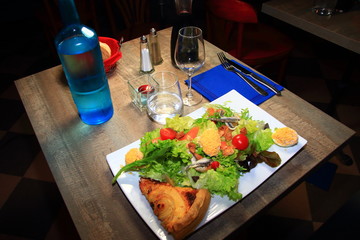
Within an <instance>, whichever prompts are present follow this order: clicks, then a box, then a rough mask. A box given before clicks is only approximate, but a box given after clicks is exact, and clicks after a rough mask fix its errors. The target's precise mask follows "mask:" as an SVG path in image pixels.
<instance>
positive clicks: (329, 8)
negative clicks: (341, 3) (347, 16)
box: [312, 0, 337, 16]
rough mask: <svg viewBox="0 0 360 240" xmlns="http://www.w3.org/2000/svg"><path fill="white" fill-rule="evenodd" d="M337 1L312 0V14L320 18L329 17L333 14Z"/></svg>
mask: <svg viewBox="0 0 360 240" xmlns="http://www.w3.org/2000/svg"><path fill="white" fill-rule="evenodd" d="M336 4H337V0H314V6H313V8H312V10H313V12H315V13H316V14H318V15H320V16H330V15H333V14H334V13H335V9H336Z"/></svg>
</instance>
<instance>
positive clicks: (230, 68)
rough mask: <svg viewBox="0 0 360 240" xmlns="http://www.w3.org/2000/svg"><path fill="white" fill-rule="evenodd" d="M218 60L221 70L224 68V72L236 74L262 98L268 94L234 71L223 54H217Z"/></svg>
mask: <svg viewBox="0 0 360 240" xmlns="http://www.w3.org/2000/svg"><path fill="white" fill-rule="evenodd" d="M217 55H218V58H219V60H220V62H221V65H222V66H223V68H225V69H226V70H228V71H230V72H233V73H235V74H237V75H238V76H239V77H240V78H242V79H243V80H244V81H245V82H246V83H247V84H249V85H250V86H251V87H252V88H253V89H255V90H256V91H257V92H258V93H259V94H261V95H263V96H267V95H268V93H267V92H266V91H265V90H264V89H262V88H261V87H259V86H258V85H256V84H255V83H254V82H253V81H252V80H250V79H248V78H246V77H245V76H243V75H242V74H241V73H240V72H238V71H236V69H235V68H234V67H233V66H232V65H230V64H229V63H228V61H226V59H225V54H224V53H223V52H219V53H217Z"/></svg>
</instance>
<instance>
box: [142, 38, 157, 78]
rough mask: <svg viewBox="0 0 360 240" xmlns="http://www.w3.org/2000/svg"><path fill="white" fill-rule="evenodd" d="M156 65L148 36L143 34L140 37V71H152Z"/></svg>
mask: <svg viewBox="0 0 360 240" xmlns="http://www.w3.org/2000/svg"><path fill="white" fill-rule="evenodd" d="M153 71H154V67H153V65H152V62H151V58H150V50H149V44H148V41H147V38H146V37H145V36H144V35H143V36H142V37H140V72H142V73H151V72H153Z"/></svg>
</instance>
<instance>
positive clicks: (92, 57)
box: [55, 0, 114, 125]
mask: <svg viewBox="0 0 360 240" xmlns="http://www.w3.org/2000/svg"><path fill="white" fill-rule="evenodd" d="M59 8H60V13H61V18H62V20H63V23H64V25H65V27H64V28H63V29H62V30H61V31H60V32H59V33H58V35H57V36H56V38H55V46H56V49H57V52H58V55H59V58H60V61H61V64H62V66H63V69H64V73H65V76H66V79H67V81H68V84H69V87H70V91H71V95H72V97H73V99H74V102H75V105H76V107H77V109H78V113H79V116H80V118H81V120H82V121H83V122H84V123H86V124H90V125H96V124H101V123H104V122H106V121H108V120H109V119H110V118H111V117H112V115H113V113H114V110H113V105H112V101H111V95H110V89H109V85H108V80H107V77H106V74H105V70H104V63H103V60H102V57H101V50H100V46H99V40H98V36H97V34H96V32H95V31H94V30H92V29H91V28H89V27H87V26H85V25H82V24H81V23H80V20H79V16H78V13H77V10H76V6H75V4H74V1H73V0H59Z"/></svg>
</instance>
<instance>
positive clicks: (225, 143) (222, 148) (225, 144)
mask: <svg viewBox="0 0 360 240" xmlns="http://www.w3.org/2000/svg"><path fill="white" fill-rule="evenodd" d="M226 148H228V145H227V142H224V141H222V142H221V145H220V149H221V150H224V149H226Z"/></svg>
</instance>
